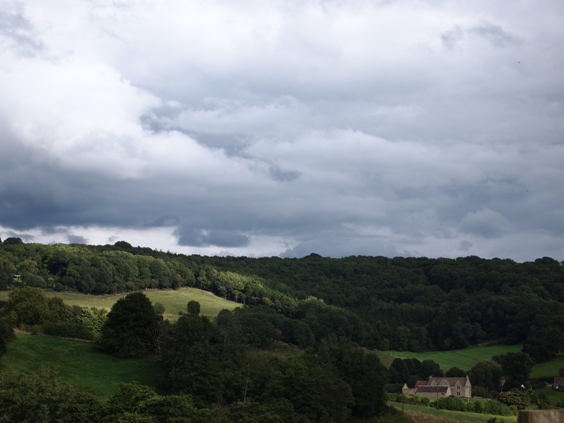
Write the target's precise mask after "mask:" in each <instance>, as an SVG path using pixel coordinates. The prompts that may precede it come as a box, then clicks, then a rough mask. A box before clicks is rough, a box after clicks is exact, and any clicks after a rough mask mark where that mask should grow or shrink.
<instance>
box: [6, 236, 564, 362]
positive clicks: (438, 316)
mask: <svg viewBox="0 0 564 423" xmlns="http://www.w3.org/2000/svg"><path fill="white" fill-rule="evenodd" d="M14 275H18V276H17V277H16V278H14ZM23 285H28V286H35V287H41V288H45V289H50V290H54V291H57V292H61V293H62V292H64V293H69V292H81V293H87V294H95V295H101V294H104V295H107V294H119V293H125V292H129V291H134V290H144V289H164V290H166V289H179V288H186V287H187V288H197V289H201V290H205V291H209V292H212V293H214V294H216V295H217V296H218V297H221V298H223V299H225V300H229V301H233V302H237V303H240V304H247V305H258V306H264V307H265V309H264V310H263V313H267V312H266V311H265V310H270V312H268V313H274V314H270V315H269V317H268V320H269V321H270V323H271V324H273V325H274V326H277V325H285V328H282V327H279V329H280V330H281V331H282V332H283V337H284V336H286V335H287V336H288V337H289V338H288V339H283V340H286V341H290V342H293V343H298V344H300V345H301V346H307V345H309V344H311V343H312V342H319V341H320V340H322V339H347V340H350V341H353V342H356V343H358V344H360V345H363V346H366V347H369V348H377V349H380V350H396V351H408V350H409V351H414V352H417V351H426V350H436V349H439V350H450V349H460V348H464V347H466V346H468V345H471V344H478V343H482V342H486V341H503V342H505V343H508V344H518V343H523V342H526V341H527V339H528V338H529V337H530V336H531V334H534V333H537V332H538V331H540V330H541V329H546V328H551V329H554V330H555V331H559V332H556V333H561V332H562V331H564V268H563V266H562V264H561V263H559V262H558V261H556V260H553V259H551V258H546V257H545V258H542V259H537V260H535V261H534V262H526V263H517V262H514V261H512V260H507V259H505V260H501V259H492V260H486V259H481V258H478V257H464V258H458V259H428V258H400V257H396V258H385V257H359V256H353V257H346V258H343V259H331V258H324V257H321V256H318V255H316V254H311V255H310V256H307V257H304V258H302V259H281V258H277V257H272V258H257V259H254V258H247V257H204V256H185V255H179V254H172V253H164V252H160V251H154V250H151V249H149V248H139V247H137V248H135V247H132V246H131V245H129V244H128V243H127V242H123V241H121V242H118V243H116V244H115V245H106V246H86V245H61V244H58V245H41V244H4V245H1V246H0V289H8V288H13V287H14V286H23ZM169 311H172V309H171V310H169ZM268 313H267V314H268ZM273 316H274V317H273ZM276 316H277V317H276ZM292 325H293V327H292V329H288V327H289V326H292ZM297 326H299V329H297ZM284 333H285V334H286V335H284ZM292 337H293V338H296V337H299V338H300V340H297V339H290V338H292Z"/></svg>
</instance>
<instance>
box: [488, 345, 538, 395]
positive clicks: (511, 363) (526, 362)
mask: <svg viewBox="0 0 564 423" xmlns="http://www.w3.org/2000/svg"><path fill="white" fill-rule="evenodd" d="M492 359H493V361H495V362H496V363H498V364H500V365H501V369H502V372H503V375H504V376H506V377H507V378H508V380H507V382H506V384H507V387H508V388H512V387H515V386H520V385H521V384H522V383H523V382H525V381H526V380H527V379H528V378H529V374H530V373H531V370H532V369H533V364H534V363H533V360H532V359H531V357H529V355H528V354H526V353H524V352H509V353H507V354H502V355H498V356H494V357H493V358H492Z"/></svg>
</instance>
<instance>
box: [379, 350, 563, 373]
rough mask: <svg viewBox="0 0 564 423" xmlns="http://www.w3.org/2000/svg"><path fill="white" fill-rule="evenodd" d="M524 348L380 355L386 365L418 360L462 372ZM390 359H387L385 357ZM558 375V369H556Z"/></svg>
mask: <svg viewBox="0 0 564 423" xmlns="http://www.w3.org/2000/svg"><path fill="white" fill-rule="evenodd" d="M522 347H523V346H522V345H520V344H518V345H488V346H483V347H470V348H465V349H463V350H452V351H429V352H422V353H414V352H409V351H385V353H384V354H382V353H380V357H381V358H380V360H381V361H382V363H384V364H385V365H386V364H387V363H389V364H387V365H388V366H389V365H390V364H391V362H392V361H393V359H394V358H416V359H418V360H419V361H423V360H433V361H435V362H436V363H438V364H439V365H440V366H441V369H442V370H443V371H445V372H446V371H447V370H448V369H450V368H451V367H458V368H460V369H462V370H466V371H468V370H470V369H471V368H472V367H473V366H474V364H476V363H478V362H480V361H483V360H489V359H491V358H492V357H493V356H495V355H501V354H505V353H508V352H514V351H521V348H522ZM386 355H387V356H389V357H385V356H386ZM556 374H558V369H556Z"/></svg>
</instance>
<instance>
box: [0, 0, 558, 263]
mask: <svg viewBox="0 0 564 423" xmlns="http://www.w3.org/2000/svg"><path fill="white" fill-rule="evenodd" d="M419 3H420V2H411V3H410V2H408V3H405V4H409V5H410V6H409V7H408V6H401V7H400V6H395V5H396V4H398V3H397V2H396V3H394V2H390V7H389V8H385V9H378V10H377V13H376V12H373V9H372V7H371V6H370V5H371V4H372V3H370V2H368V1H367V2H363V1H360V2H341V3H340V2H336V3H334V4H332V5H331V6H330V7H329V6H328V9H327V11H326V13H325V11H324V14H319V15H316V14H315V13H316V12H317V10H316V8H317V7H318V6H317V3H312V5H311V6H309V5H307V6H304V7H297V8H295V9H296V10H294V9H292V11H291V12H289V11H287V10H285V11H284V13H277V9H276V7H275V6H272V9H271V6H268V7H266V9H261V10H262V12H264V11H265V10H266V12H267V13H263V14H260V13H258V14H257V15H256V17H255V14H249V13H247V11H246V10H245V7H244V6H241V5H239V6H238V7H239V8H240V9H241V10H234V11H232V12H233V13H227V12H226V9H224V8H225V7H228V6H226V5H222V3H221V2H200V3H198V5H197V6H194V7H195V9H194V10H197V11H199V12H202V13H201V14H198V19H197V20H193V21H190V22H191V23H192V24H193V25H188V24H185V25H184V24H183V25H176V24H175V23H174V21H173V20H170V19H169V18H170V10H168V9H169V7H168V6H159V5H156V4H155V6H154V9H152V10H151V12H147V11H146V10H145V9H144V5H143V3H139V4H138V5H137V6H135V11H134V12H135V13H133V14H131V15H127V17H128V19H123V18H124V17H125V16H126V15H123V14H121V15H120V13H121V12H123V13H129V12H128V10H129V8H119V9H120V10H115V7H114V3H112V2H106V3H104V7H103V8H98V9H96V10H95V11H94V12H95V17H94V19H90V20H89V19H88V18H86V19H85V18H84V16H89V15H88V13H85V14H84V16H82V15H81V16H78V15H77V16H76V17H75V18H76V19H77V20H78V21H79V22H80V23H81V24H83V26H82V29H83V30H82V31H81V37H76V38H75V37H71V36H69V37H68V39H64V37H62V36H59V37H57V36H53V35H54V34H52V33H50V35H51V37H45V38H43V40H44V42H45V43H46V45H45V46H44V48H46V49H48V50H49V51H53V52H54V54H56V55H60V56H64V57H65V60H61V61H56V62H55V61H53V62H52V63H49V64H48V66H47V65H45V63H43V62H44V61H41V60H40V58H38V57H31V58H25V61H24V59H23V58H21V57H18V58H16V59H14V58H13V56H14V55H13V54H12V53H11V52H9V53H6V50H0V60H4V59H7V60H9V61H13V63H10V66H12V65H13V66H14V67H15V68H17V67H18V66H19V69H20V70H25V73H24V74H25V75H26V76H25V78H29V80H30V81H31V79H32V78H33V80H34V81H42V80H43V79H42V78H44V77H45V74H46V72H45V71H48V72H47V73H49V72H50V74H49V75H50V79H48V80H47V79H46V81H48V82H49V83H51V82H52V83H55V84H59V85H57V87H56V89H53V90H52V91H49V96H50V97H49V98H46V95H47V94H45V92H47V91H42V90H39V89H34V90H29V89H28V85H29V84H27V82H28V81H26V80H25V78H24V79H21V80H19V84H20V86H18V89H17V90H14V94H13V96H12V100H11V103H7V101H6V100H5V99H2V98H0V225H1V226H3V227H5V228H8V229H7V230H4V232H3V233H2V237H3V238H4V237H5V236H6V233H8V232H9V231H12V232H14V233H21V234H24V235H25V234H26V233H28V232H26V231H28V230H29V231H31V230H38V229H37V228H51V229H49V230H51V231H52V233H50V232H49V230H48V229H45V230H44V231H43V232H42V233H41V234H40V235H38V237H40V236H45V237H47V236H49V235H51V234H53V235H60V236H66V237H67V239H69V240H76V241H80V240H81V237H82V240H84V239H93V238H91V236H90V234H88V235H87V234H86V232H85V233H84V234H82V233H80V229H77V230H75V228H79V227H84V228H89V229H91V228H104V227H111V228H114V227H116V228H121V229H130V230H139V231H142V230H149V229H153V228H163V227H166V228H176V233H175V235H176V238H174V236H170V239H171V241H167V242H172V243H173V244H172V245H170V246H168V247H167V248H165V249H169V250H171V251H174V250H175V248H181V247H182V251H202V249H204V248H209V249H208V250H206V251H209V252H219V253H221V252H222V251H227V250H229V251H230V252H233V251H242V250H245V249H246V250H245V251H247V252H249V254H252V255H261V254H262V252H263V251H266V250H264V249H263V246H262V245H261V244H259V243H257V239H275V241H272V242H276V243H277V244H276V247H273V248H272V250H268V251H269V253H270V252H271V251H273V250H274V251H277V252H276V254H281V255H286V256H291V257H300V256H305V255H308V254H310V253H311V252H316V253H319V254H321V255H326V256H335V257H338V256H345V255H353V254H366V255H380V254H381V255H410V254H415V253H416V254H420V255H427V256H437V255H442V256H449V255H457V254H465V253H467V252H472V253H473V254H478V253H480V254H482V253H483V254H485V255H490V256H492V255H497V256H507V255H511V256H513V257H515V258H516V259H531V258H535V256H536V254H537V252H540V251H542V254H544V255H554V256H557V255H558V254H564V245H563V244H564V241H563V237H562V233H563V232H564V230H563V228H562V224H561V222H562V216H561V212H560V210H563V209H564V204H563V201H564V200H561V199H562V198H564V191H563V189H564V188H563V186H562V184H561V182H560V181H562V180H564V179H563V178H564V171H563V170H562V165H561V163H562V161H563V160H564V151H563V150H562V149H561V148H559V147H558V146H559V145H561V141H562V139H561V138H562V137H561V134H562V133H563V132H564V118H563V117H564V108H563V107H562V101H561V100H562V99H561V97H562V96H561V93H563V92H564V83H563V82H562V81H563V80H562V77H561V75H560V73H561V68H562V66H561V57H564V55H562V54H561V53H562V47H561V41H560V40H561V38H562V37H561V36H560V35H562V30H561V28H560V27H558V26H556V27H553V28H551V29H550V31H549V30H546V31H545V29H544V25H543V24H541V23H539V22H542V19H541V18H542V17H543V16H545V15H547V14H554V15H557V14H556V13H553V12H554V9H550V10H541V9H540V8H537V7H532V6H526V5H525V6H523V7H524V8H525V9H527V10H529V11H530V12H531V13H534V14H538V16H539V19H535V20H533V19H530V18H529V17H527V18H526V19H525V18H520V17H515V16H513V15H512V16H506V15H503V14H502V11H498V12H496V11H495V10H491V11H490V12H489V15H488V16H490V15H491V17H488V19H490V20H491V22H503V26H501V25H498V24H495V23H489V22H482V23H480V24H478V25H474V26H472V25H471V24H468V22H479V21H478V20H477V19H479V17H480V16H483V13H482V11H481V9H480V8H479V7H478V6H471V5H470V4H471V3H472V2H470V3H465V4H464V5H460V6H459V5H454V3H453V4H452V7H449V8H448V10H447V11H445V9H443V7H442V3H440V4H438V5H437V4H435V3H436V2H429V7H431V8H432V11H433V16H430V15H426V14H425V13H423V12H424V11H423V10H421V9H417V10H416V11H417V12H422V14H421V15H419V14H417V13H414V14H413V15H417V16H418V18H417V21H409V19H411V18H410V16H411V15H410V13H407V14H403V13H400V12H402V11H408V10H410V9H409V8H410V7H415V8H417V7H418V6H417V5H416V4H419ZM431 3H433V4H431ZM169 4H170V5H172V4H174V5H175V6H178V7H181V6H182V5H183V4H184V5H185V4H191V3H190V2H188V3H182V2H178V3H176V4H175V3H174V0H173V2H172V3H167V5H169ZM9 5H10V6H9V7H8V8H2V9H0V10H2V12H0V13H2V15H0V23H3V25H1V26H0V28H2V29H0V31H4V32H2V33H1V34H0V36H1V37H3V39H4V42H5V43H7V45H8V46H10V48H12V47H13V46H15V45H22V46H26V45H27V46H28V47H25V48H28V49H31V50H29V51H37V50H33V48H36V49H39V48H42V46H41V45H39V44H37V45H35V47H34V44H33V43H36V42H38V41H34V40H37V37H36V33H35V29H34V28H33V26H32V24H31V23H30V22H29V20H26V16H27V15H26V13H25V10H24V9H22V8H21V7H20V6H18V5H19V3H9ZM482 5H483V4H482ZM369 6H370V7H369ZM26 7H30V8H31V7H33V5H32V4H30V5H29V6H27V5H26ZM76 7H77V8H78V9H79V10H80V7H82V3H80V2H79V3H77V6H76ZM183 7H184V6H183ZM185 7H188V6H185ZM257 7H258V3H257ZM396 7H397V9H396ZM529 7H530V9H529ZM551 7H552V8H554V7H556V6H554V5H553V6H551ZM558 7H561V6H558ZM308 8H310V11H312V13H313V15H306V14H301V15H299V16H295V15H293V14H294V13H298V14H300V13H302V10H304V9H308ZM402 8H407V9H402ZM122 9H124V10H122ZM125 9H128V10H125ZM259 9H260V7H259ZM494 9H495V8H494ZM488 10H489V9H488ZM35 12H36V13H39V12H37V11H35ZM87 12H88V11H87ZM259 12H260V10H259ZM42 13H45V14H46V16H43V19H44V22H46V23H48V24H50V25H52V27H53V28H58V30H59V31H62V33H63V35H65V34H64V31H65V28H66V27H65V26H64V25H58V24H59V23H61V20H66V19H68V18H69V17H68V16H66V15H64V13H63V14H62V15H59V14H57V13H54V12H53V13H52V14H51V15H50V14H49V10H46V11H44V12H42ZM237 13H239V14H237ZM271 13H273V14H274V18H273V19H272V20H270V19H271V17H272V15H271ZM386 13H388V15H385V14H386ZM435 13H436V14H437V16H439V17H440V18H441V19H440V20H439V19H437V18H436V16H434V15H435ZM496 13H498V14H497V15H496ZM226 14H227V15H229V16H230V18H232V20H230V21H229V22H224V23H225V25H220V26H217V25H215V24H216V23H218V22H221V19H223V16H225V15H226ZM382 14H384V15H385V16H387V17H388V18H389V19H390V22H389V28H388V27H385V28H384V29H383V30H382V31H384V30H385V31H388V32H389V35H390V36H389V37H386V38H383V37H378V34H379V33H378V32H377V31H376V30H374V32H373V29H374V28H376V29H378V28H377V27H378V26H377V25H374V22H373V19H378V18H379V16H381V15H382ZM343 15H344V18H342V19H341V16H343ZM30 16H31V15H30ZM187 16H188V18H187V19H189V18H190V16H194V15H188V14H187ZM308 16H316V18H315V19H312V20H311V21H309V20H308ZM496 16H497V18H496ZM536 16H537V15H536ZM116 17H117V18H116ZM129 18H131V19H129ZM349 18H350V20H348V19H349ZM502 18H503V19H502ZM206 19H209V21H207V20H206ZM300 19H301V20H300ZM340 19H341V20H340ZM200 20H201V22H200ZM404 20H407V21H406V22H404ZM190 22H188V23H190ZM232 22H238V23H237V25H235V26H233V25H232ZM350 22H355V25H354V26H352V25H350ZM399 22H404V23H405V24H406V25H403V26H401V28H402V29H401V31H400V30H398V29H397V28H400V26H399V25H398V23H399ZM437 22H441V24H437ZM442 22H447V25H448V26H447V27H441V25H442ZM380 23H383V22H380ZM455 23H460V24H459V26H452V25H453V24H455ZM463 23H464V26H463ZM4 24H5V25H4ZM356 24H358V25H360V26H358V28H361V29H360V30H357V29H356V28H357V26H356ZM47 26H48V25H46V27H47ZM8 27H9V28H10V29H6V28H8ZM148 28H149V29H150V30H148ZM161 28H166V31H160V29H161ZM208 28H213V31H210V30H209V29H208ZM218 28H219V29H218ZM265 28H266V29H265ZM445 28H446V29H447V30H446V31H445ZM448 28H450V29H448ZM106 29H107V31H108V32H111V33H112V34H115V38H112V37H107V36H105V35H104V36H100V34H101V32H103V31H106ZM330 30H331V31H332V32H331V31H330ZM246 31H248V33H255V32H256V33H257V34H264V37H259V36H249V37H247V38H245V36H244V35H245V34H247V32H246ZM308 31H311V33H308ZM441 31H443V32H442V33H441ZM551 31H552V32H551ZM437 33H439V34H440V39H438V38H437ZM521 33H523V34H527V37H529V35H531V40H540V41H539V43H541V42H542V43H543V44H542V45H543V46H547V49H546V50H545V49H543V48H540V47H539V46H540V45H541V44H538V45H537V44H535V43H533V42H529V38H527V41H528V42H527V43H520V41H519V38H518V37H517V36H516V35H513V34H521ZM241 34H243V36H241ZM55 35H56V34H55ZM325 35H327V37H325ZM329 35H330V36H331V37H329ZM18 37H19V38H18ZM238 37H239V38H238ZM59 38H61V39H59ZM53 39H56V40H53ZM194 39H197V40H200V41H199V42H198V43H194V42H192V41H193V40H194ZM233 39H236V40H237V41H241V40H242V41H244V42H242V43H239V44H238V45H241V46H245V47H244V48H240V49H238V48H235V47H234V44H233V42H232V41H233ZM302 39H306V40H307V41H308V43H309V44H308V45H307V46H301V45H300V42H301V40H302ZM77 40H78V41H77ZM124 40H127V41H128V42H124ZM171 40H174V43H172V42H171ZM481 40H484V41H485V42H486V43H490V44H491V45H492V46H494V47H496V49H491V48H481V47H483V42H482V41H481ZM26 43H27V44H26ZM441 43H442V44H441ZM178 46H181V47H178ZM510 46H512V47H516V48H507V47H510ZM282 47H283V48H282ZM467 47H468V48H467ZM497 47H499V48H500V49H497ZM502 47H506V48H504V49H503V50H502V49H501V48H502ZM24 50H25V49H24ZM444 50H448V51H447V53H448V54H445V51H444ZM67 51H77V52H78V51H81V52H82V53H83V54H75V55H72V57H70V56H65V54H66V52H67ZM467 52H470V53H471V54H466V53H467ZM523 55H528V57H529V62H530V63H534V65H528V67H527V66H516V63H517V60H518V57H521V56H523ZM93 58H95V61H96V62H100V63H102V64H103V66H101V70H100V71H99V72H98V71H97V72H93V73H92V80H90V79H88V81H85V80H84V78H83V73H82V72H83V71H84V69H90V68H91V65H92V63H91V61H92V60H94V59H93ZM2 63H4V62H2ZM16 74H17V73H11V74H8V73H6V72H5V69H4V68H3V67H0V88H6V87H7V84H8V83H10V84H11V81H18V80H17V79H16V78H13V76H14V75H16ZM110 74H111V75H110ZM108 75H109V76H108ZM6 81H8V82H6ZM76 81H81V83H82V82H84V85H78V86H77V85H73V83H74V82H76ZM108 81H109V86H110V87H112V89H111V90H106V91H104V90H103V89H101V87H106V86H108V85H107V84H108ZM45 84H47V82H46V83H45ZM37 86H38V87H41V84H38V85H37ZM31 91H33V92H31ZM100 91H104V96H103V97H100V98H98V97H97V96H98V94H99V93H100ZM141 93H145V94H147V95H151V96H152V97H154V99H155V101H154V102H153V101H149V100H142V99H140V96H142V95H141ZM71 94H72V95H71ZM67 96H69V99H67ZM82 99H84V101H86V102H87V105H86V106H85V107H84V108H83V110H80V111H79V112H77V111H76V108H77V107H76V105H77V104H79V105H80V104H82V103H81V102H82V101H83V100H82ZM36 100H38V101H36ZM16 103H17V105H19V108H15V107H13V106H14V104H16ZM38 104H40V105H43V106H41V107H40V106H38ZM84 104H86V103H84ZM90 104H92V105H98V106H97V107H89V105H90ZM115 104H118V105H119V107H116V108H115V117H114V116H113V113H112V115H111V116H106V115H103V111H104V110H106V109H107V107H106V105H115ZM54 105H57V106H56V107H55V106H54ZM42 107H43V108H42ZM151 107H152V108H151ZM79 109H80V107H79ZM14 110H19V111H20V112H15V111H14ZM111 110H112V111H114V109H113V108H112V109H111ZM45 116H47V117H45ZM61 128H63V129H64V130H63V129H61ZM181 134H184V135H181ZM172 138H174V140H175V141H174V143H170V142H169V141H170V139H172ZM194 140H195V141H196V142H194ZM171 146H172V147H171ZM122 169H123V170H124V171H123V172H122V171H121V170H122ZM128 169H134V171H132V172H127V170H128ZM69 226H72V228H71V229H69ZM58 227H63V229H57V228H58ZM65 228H66V229H65ZM39 230H40V229H39ZM173 230H174V229H171V231H173ZM57 231H59V232H57ZM33 233H35V232H33ZM539 234H540V235H542V236H538V235H539ZM116 236H117V237H118V238H116V239H115V240H118V239H122V237H121V235H116ZM531 238H535V239H538V240H539V241H538V242H537V243H536V244H535V245H534V247H531V246H528V245H529V243H528V242H527V240H528V239H531ZM59 239H60V238H59ZM175 239H177V240H178V243H177V244H174V242H175ZM519 241H522V242H519ZM541 241H542V242H541ZM148 246H152V245H148ZM184 246H190V247H189V248H184ZM215 247H217V248H215ZM539 254H540V253H539Z"/></svg>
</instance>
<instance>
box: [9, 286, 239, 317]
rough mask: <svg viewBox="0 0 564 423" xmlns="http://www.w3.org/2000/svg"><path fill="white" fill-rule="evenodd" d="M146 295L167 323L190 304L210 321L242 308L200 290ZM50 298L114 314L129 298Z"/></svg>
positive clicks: (67, 294)
mask: <svg viewBox="0 0 564 423" xmlns="http://www.w3.org/2000/svg"><path fill="white" fill-rule="evenodd" d="M143 293H144V294H145V295H146V296H147V297H148V298H149V299H150V300H151V302H152V303H161V304H162V305H164V307H165V313H164V317H165V319H169V320H175V319H177V318H178V313H179V312H180V311H183V312H186V304H188V302H189V301H192V300H194V301H198V302H199V303H200V314H202V315H204V316H208V317H215V316H217V314H218V313H219V312H220V311H221V310H223V309H227V310H233V309H234V308H236V307H240V306H241V305H240V304H238V303H235V302H233V301H228V300H226V299H224V298H220V297H217V296H216V295H214V294H212V293H211V292H207V291H202V290H201V289H196V288H180V289H177V290H172V289H170V290H156V289H155V290H145V291H143ZM44 294H45V296H47V297H49V298H50V297H60V298H62V299H63V301H64V302H65V304H69V305H78V306H81V307H96V308H103V309H106V310H108V311H109V310H110V309H111V308H112V306H113V305H114V303H115V302H116V301H117V300H118V299H119V298H122V297H125V296H126V295H127V294H115V295H88V294H81V293H78V292H54V291H44ZM8 295H9V291H0V300H4V301H6V300H7V299H8Z"/></svg>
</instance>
